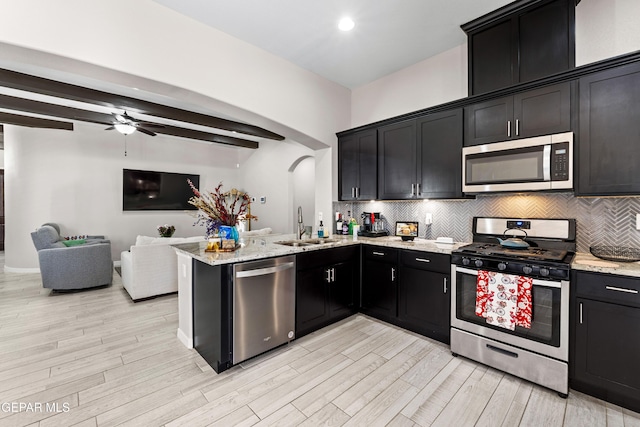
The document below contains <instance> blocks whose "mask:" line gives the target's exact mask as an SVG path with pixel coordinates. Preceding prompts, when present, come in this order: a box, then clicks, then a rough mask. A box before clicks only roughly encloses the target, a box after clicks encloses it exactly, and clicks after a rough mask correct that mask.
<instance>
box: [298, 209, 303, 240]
mask: <svg viewBox="0 0 640 427" xmlns="http://www.w3.org/2000/svg"><path fill="white" fill-rule="evenodd" d="M303 235H304V222H302V206H298V239H302V236H303Z"/></svg>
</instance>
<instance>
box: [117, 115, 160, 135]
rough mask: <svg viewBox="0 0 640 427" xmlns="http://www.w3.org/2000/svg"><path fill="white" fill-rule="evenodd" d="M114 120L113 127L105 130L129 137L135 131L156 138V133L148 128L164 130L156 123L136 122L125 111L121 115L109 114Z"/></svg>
mask: <svg viewBox="0 0 640 427" xmlns="http://www.w3.org/2000/svg"><path fill="white" fill-rule="evenodd" d="M111 115H112V116H113V117H114V118H115V122H114V123H113V125H111V126H109V127H108V128H106V129H105V130H113V129H115V130H117V131H118V132H120V133H121V134H123V135H131V134H132V133H133V132H135V131H136V130H138V131H140V132H142V133H144V134H146V135H149V136H156V133H155V132H153V131H152V130H150V129H148V128H164V126H163V125H161V124H158V123H151V122H143V121H142V120H136V119H134V118H133V117H131V116H130V115H128V114H127V112H126V111H125V112H124V113H123V114H118V113H111Z"/></svg>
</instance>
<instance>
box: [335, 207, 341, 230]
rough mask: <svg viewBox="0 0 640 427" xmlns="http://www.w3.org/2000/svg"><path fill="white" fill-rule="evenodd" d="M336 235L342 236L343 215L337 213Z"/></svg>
mask: <svg viewBox="0 0 640 427" xmlns="http://www.w3.org/2000/svg"><path fill="white" fill-rule="evenodd" d="M336 234H342V214H341V213H340V212H336Z"/></svg>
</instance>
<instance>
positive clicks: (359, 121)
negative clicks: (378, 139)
mask: <svg viewBox="0 0 640 427" xmlns="http://www.w3.org/2000/svg"><path fill="white" fill-rule="evenodd" d="M639 16H640V1H638V0H583V1H582V2H580V4H579V5H578V6H577V7H576V65H577V66H580V65H584V64H588V63H590V62H594V61H599V60H603V59H606V58H610V57H613V56H617V55H621V54H623V53H628V52H633V51H636V50H639V49H640V31H639V30H638V17H639ZM461 31H462V30H461ZM467 94H468V90H467V45H466V44H463V45H461V46H458V47H456V48H453V49H451V50H449V51H446V52H444V53H441V54H439V55H436V56H434V57H432V58H429V59H426V60H424V61H422V62H419V63H418V64H415V65H413V66H411V67H407V68H405V69H403V70H400V71H398V72H396V73H393V74H390V75H388V76H385V77H383V78H381V79H379V80H376V81H374V82H372V83H369V84H367V85H365V86H362V87H360V88H357V89H354V90H353V91H352V96H351V117H352V121H351V126H350V127H357V126H361V125H364V124H367V123H372V122H375V121H378V120H383V119H387V118H390V117H395V116H398V115H401V114H405V113H410V112H412V111H416V110H420V109H423V108H427V107H431V106H434V105H438V104H442V103H445V102H448V101H453V100H456V99H459V98H464V97H466V96H467Z"/></svg>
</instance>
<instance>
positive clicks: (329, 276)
mask: <svg viewBox="0 0 640 427" xmlns="http://www.w3.org/2000/svg"><path fill="white" fill-rule="evenodd" d="M359 261H360V247H359V246H357V245H354V246H349V247H344V248H334V249H325V250H321V251H311V252H306V253H302V254H298V255H297V258H296V268H297V275H296V337H298V338H299V337H301V336H303V335H306V334H308V333H310V332H313V331H315V330H317V329H320V328H322V327H324V326H327V325H329V324H331V323H333V322H335V321H337V320H340V319H342V318H345V317H348V316H350V315H352V314H354V313H356V312H357V311H358V300H359V293H358V285H359V283H360V280H359V267H360V262H359Z"/></svg>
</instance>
